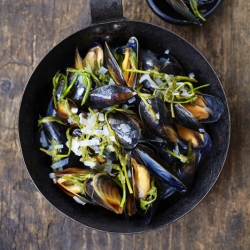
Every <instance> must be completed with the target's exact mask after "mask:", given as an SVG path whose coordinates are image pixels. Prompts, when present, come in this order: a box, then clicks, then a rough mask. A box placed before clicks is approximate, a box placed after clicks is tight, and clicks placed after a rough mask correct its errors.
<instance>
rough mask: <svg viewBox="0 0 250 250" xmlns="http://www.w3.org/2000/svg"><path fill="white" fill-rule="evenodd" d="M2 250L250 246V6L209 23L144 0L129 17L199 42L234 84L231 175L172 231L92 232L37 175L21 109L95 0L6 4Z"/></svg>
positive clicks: (224, 10) (0, 124)
mask: <svg viewBox="0 0 250 250" xmlns="http://www.w3.org/2000/svg"><path fill="white" fill-rule="evenodd" d="M0 3H1V4H0V45H1V49H0V58H1V60H0V107H1V110H0V129H1V131H0V156H1V160H0V178H1V183H2V184H1V188H0V215H1V217H0V249H3V250H8V249H25V250H28V249H30V250H34V249H46V250H47V249H62V250H63V249H78V250H79V249H103V250H105V249H124V250H125V249H129V250H131V249H137V250H141V249H144V250H147V249H158V250H160V249H164V250H165V249H174V250H175V249H178V250H181V249H186V250H194V249H200V250H206V249H221V250H222V249H223V250H224V249H250V201H249V200H250V180H249V179H250V143H249V142H248V140H249V139H250V132H249V127H250V120H249V119H250V115H249V113H248V112H249V107H248V106H247V105H248V104H250V101H249V100H250V99H249V96H250V69H249V65H250V29H249V21H248V19H249V15H250V2H249V1H245V0H238V1H235V0H224V2H223V3H222V5H221V6H220V8H219V9H218V10H217V11H216V13H215V14H214V15H213V16H212V17H210V18H209V19H208V21H207V22H206V23H204V24H203V27H196V26H188V27H180V26H174V25H171V24H167V23H165V22H163V21H161V20H160V19H159V18H158V17H157V16H155V15H154V14H153V13H152V12H151V10H150V9H149V8H148V6H147V4H146V1H145V0H134V1H125V0H124V1H123V4H124V16H125V17H127V18H129V19H132V20H143V21H146V22H151V23H154V24H157V25H161V26H163V27H165V28H168V29H170V30H172V31H174V32H175V33H177V34H179V35H181V36H182V37H184V38H185V39H187V40H188V41H189V42H190V43H191V44H193V45H194V46H195V47H197V48H198V50H199V51H201V52H202V53H203V54H204V56H205V57H206V58H207V59H208V61H209V62H210V63H211V65H212V66H213V68H214V70H215V71H216V72H217V74H218V76H219V78H220V80H221V82H222V84H223V87H224V89H225V92H226V95H227V98H228V102H229V106H230V110H231V121H232V133H231V144H230V149H229V153H228V157H227V160H226V163H225V165H224V168H223V171H222V173H221V175H220V177H219V179H218V181H217V182H216V184H215V186H214V187H213V189H212V190H211V192H210V193H209V194H208V195H207V197H206V198H205V199H204V200H203V201H202V202H201V203H200V204H199V206H197V207H196V208H195V209H193V210H192V211H191V212H190V213H189V214H187V215H186V216H184V217H183V218H182V219H180V220H178V221H177V222H175V223H173V224H171V225H169V226H166V227H164V228H161V229H158V230H155V231H152V232H148V233H144V234H135V235H117V234H110V233H103V232H99V231H96V230H91V229H88V228H85V227H84V226H82V225H80V224H78V223H76V222H74V221H72V220H71V219H69V218H67V217H65V216H64V215H62V214H61V213H58V211H57V210H56V209H55V208H54V207H52V206H51V205H50V204H49V203H48V202H47V201H46V200H45V199H44V198H43V197H42V195H41V194H40V193H39V192H38V191H37V190H36V188H35V187H34V185H33V183H32V181H31V180H30V178H29V176H28V174H27V172H26V169H25V166H24V163H23V161H22V156H21V152H20V148H19V143H18V130H17V121H18V110H19V103H20V100H21V96H22V92H23V89H24V87H25V84H26V82H27V80H28V78H29V76H30V74H31V73H32V71H33V69H34V68H35V66H36V65H37V64H38V63H39V61H40V60H41V59H42V58H43V56H44V55H45V54H46V53H47V52H48V51H49V49H50V48H51V47H52V46H54V45H56V44H57V43H58V42H59V41H60V40H61V39H63V38H65V37H67V36H68V35H70V34H71V33H73V32H75V31H77V30H79V29H81V28H84V27H86V26H88V25H89V24H90V23H91V17H90V7H89V2H88V1H87V0H57V1H52V0H30V1H24V0H23V1H21V0H12V1H4V0H2V1H0Z"/></svg>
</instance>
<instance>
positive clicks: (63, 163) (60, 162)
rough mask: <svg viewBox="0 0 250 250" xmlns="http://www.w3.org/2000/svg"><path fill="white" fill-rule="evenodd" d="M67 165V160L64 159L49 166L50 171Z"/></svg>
mask: <svg viewBox="0 0 250 250" xmlns="http://www.w3.org/2000/svg"><path fill="white" fill-rule="evenodd" d="M68 163H69V158H65V159H63V160H61V161H57V162H55V163H54V164H52V165H51V168H52V169H56V168H60V167H63V166H65V165H66V164H68Z"/></svg>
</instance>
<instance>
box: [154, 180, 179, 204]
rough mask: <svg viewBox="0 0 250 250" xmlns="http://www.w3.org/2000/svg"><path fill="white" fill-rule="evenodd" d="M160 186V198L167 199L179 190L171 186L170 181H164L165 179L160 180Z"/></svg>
mask: <svg viewBox="0 0 250 250" xmlns="http://www.w3.org/2000/svg"><path fill="white" fill-rule="evenodd" d="M159 182H160V183H159V187H158V194H159V198H160V200H165V199H167V198H168V197H170V196H171V195H172V194H174V193H175V192H177V190H176V189H175V188H174V187H172V186H170V185H169V184H168V183H166V182H163V181H159Z"/></svg>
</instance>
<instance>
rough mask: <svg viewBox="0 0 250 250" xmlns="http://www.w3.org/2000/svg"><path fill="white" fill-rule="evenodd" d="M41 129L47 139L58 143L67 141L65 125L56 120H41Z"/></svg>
mask: <svg viewBox="0 0 250 250" xmlns="http://www.w3.org/2000/svg"><path fill="white" fill-rule="evenodd" d="M43 131H44V134H45V136H46V138H47V140H48V141H51V140H55V141H56V142H57V143H58V144H65V143H66V142H67V137H66V131H67V126H65V125H63V124H60V123H58V122H47V121H46V122H43Z"/></svg>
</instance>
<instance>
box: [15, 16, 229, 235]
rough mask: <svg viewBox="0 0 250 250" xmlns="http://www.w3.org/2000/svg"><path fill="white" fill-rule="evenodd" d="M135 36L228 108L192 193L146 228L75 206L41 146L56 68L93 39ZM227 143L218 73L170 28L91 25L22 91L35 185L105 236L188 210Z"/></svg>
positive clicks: (22, 128)
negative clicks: (40, 122) (56, 182)
mask: <svg viewBox="0 0 250 250" xmlns="http://www.w3.org/2000/svg"><path fill="white" fill-rule="evenodd" d="M149 34H150V35H149ZM131 36H136V37H137V38H138V40H139V43H140V46H141V48H147V49H150V50H153V51H156V52H163V51H165V50H166V49H169V50H170V51H171V53H172V54H173V55H174V56H175V57H176V59H177V60H178V61H180V62H181V64H182V65H183V68H184V70H185V71H186V72H193V73H194V74H195V76H196V78H197V79H198V81H199V82H201V83H210V84H211V86H210V87H209V88H206V91H204V92H205V93H208V94H212V95H215V96H217V97H219V98H220V99H221V100H222V102H223V104H224V108H225V112H224V113H223V115H222V117H221V119H220V120H219V121H218V122H216V123H214V124H211V125H208V126H207V131H208V133H209V135H210V136H211V138H212V141H213V147H212V149H211V151H210V152H209V154H206V155H203V157H202V160H201V165H200V168H199V171H198V172H197V174H196V176H195V181H194V185H193V188H192V191H191V192H190V193H189V194H188V195H186V196H181V195H178V194H177V195H175V196H173V197H171V198H169V199H168V200H165V201H163V202H162V203H161V206H160V208H159V209H158V211H157V213H156V214H155V216H154V218H153V220H152V222H151V223H150V224H149V225H146V224H145V223H144V220H143V218H141V217H137V216H135V217H134V218H133V219H132V220H131V221H126V220H125V217H124V216H123V215H116V214H114V213H112V212H109V211H108V210H105V209H103V208H101V207H98V206H92V205H85V206H82V205H80V204H78V203H76V202H75V201H74V200H73V199H72V198H71V197H68V196H67V195H65V194H64V193H63V192H62V191H61V190H59V188H57V187H56V185H54V184H53V181H52V180H51V179H50V178H49V173H50V172H51V168H50V165H51V160H50V157H48V156H47V155H46V154H44V153H42V152H41V151H40V150H39V145H38V144H37V131H38V126H37V122H38V119H39V115H41V116H45V112H46V109H47V106H48V102H49V100H50V98H51V93H52V92H51V91H52V78H53V76H54V75H55V74H56V72H58V70H60V69H64V68H65V67H67V66H70V65H72V64H73V62H74V54H75V49H76V47H78V48H79V51H80V54H81V55H84V54H85V53H86V52H87V50H88V48H89V46H90V45H91V44H92V43H93V42H94V41H99V42H101V43H103V42H104V41H105V40H106V41H108V42H109V44H110V45H111V46H116V45H120V44H125V43H126V42H127V41H128V39H129V38H130V37H131ZM229 139H230V117H229V110H228V104H227V100H226V96H225V93H224V91H223V88H222V85H221V83H220V81H219V79H218V77H217V75H216V74H215V72H214V70H213V69H212V67H211V66H210V64H209V63H208V62H207V60H206V59H205V58H204V57H203V56H202V54H201V53H200V52H199V51H197V50H196V49H195V48H194V47H193V46H192V45H191V44H189V43H188V42H187V41H186V40H184V39H182V38H181V37H179V36H178V35H176V34H174V33H173V32H171V31H169V30H166V29H164V28H161V27H159V26H155V25H152V24H149V23H144V22H137V21H129V20H124V19H123V18H121V20H118V21H109V22H104V23H98V24H93V25H91V26H89V27H87V28H85V29H83V30H80V31H78V32H76V33H74V34H72V35H71V36H69V37H67V38H66V39H64V40H63V41H61V42H60V43H59V44H58V45H56V46H55V47H54V48H52V49H51V51H50V52H49V53H48V54H47V55H46V56H45V57H44V58H43V59H42V60H41V62H40V63H39V64H38V66H37V68H36V69H35V70H34V72H33V73H32V75H31V77H30V79H29V81H28V83H27V85H26V88H25V90H24V93H23V98H22V101H21V106H20V113H19V140H20V145H21V150H22V154H23V159H24V162H25V165H26V168H27V170H28V173H29V175H30V177H31V179H32V181H33V183H34V185H35V186H36V187H37V189H38V190H39V191H40V192H41V194H42V195H43V196H44V197H45V198H46V199H47V200H48V201H49V202H50V203H51V204H52V205H53V206H54V207H55V208H57V209H58V210H59V211H60V212H62V213H63V214H65V215H66V216H68V217H69V218H71V219H73V220H75V221H77V222H79V223H81V224H83V225H85V226H87V227H90V228H94V229H97V230H101V231H107V232H117V233H139V232H146V231H150V230H154V229H157V228H160V227H163V226H166V225H168V224H169V223H172V222H174V221H176V220H177V219H180V218H181V217H182V216H184V215H185V214H187V213H188V212H190V211H191V210H192V209H193V208H194V207H195V206H196V205H197V204H199V203H200V202H201V201H202V199H203V198H204V197H205V196H206V195H207V193H208V192H209V191H210V189H211V188H212V186H213V185H214V183H215V182H216V180H217V178H218V176H219V174H220V172H221V170H222V168H223V165H224V162H225V159H226V155H227V151H228V146H229Z"/></svg>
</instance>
